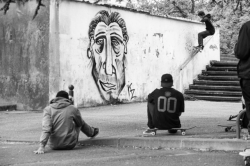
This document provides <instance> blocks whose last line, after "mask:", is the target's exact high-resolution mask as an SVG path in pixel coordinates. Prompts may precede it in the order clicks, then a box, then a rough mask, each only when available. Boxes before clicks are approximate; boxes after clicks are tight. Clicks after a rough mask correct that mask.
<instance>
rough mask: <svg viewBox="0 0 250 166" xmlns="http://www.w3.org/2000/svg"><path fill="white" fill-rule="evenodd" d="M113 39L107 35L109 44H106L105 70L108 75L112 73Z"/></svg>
mask: <svg viewBox="0 0 250 166" xmlns="http://www.w3.org/2000/svg"><path fill="white" fill-rule="evenodd" d="M111 49H112V48H111V40H110V37H107V44H106V63H105V64H104V65H105V71H106V74H107V75H112V70H113V69H112V68H113V67H112V66H113V64H112V63H113V57H112V51H111Z"/></svg>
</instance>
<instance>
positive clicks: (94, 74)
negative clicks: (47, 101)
mask: <svg viewBox="0 0 250 166" xmlns="http://www.w3.org/2000/svg"><path fill="white" fill-rule="evenodd" d="M102 10H104V11H107V12H108V13H109V14H111V13H113V14H111V15H113V16H107V17H105V18H103V17H102V16H101V14H100V13H99V16H100V17H99V16H96V14H97V13H98V12H100V11H102ZM115 12H117V13H118V14H119V15H120V16H117V15H115ZM50 13H51V19H50V23H51V25H50V42H51V43H50V44H51V45H53V47H50V57H51V59H50V66H51V68H50V69H51V70H50V91H49V92H50V98H53V97H54V96H55V94H56V92H57V91H58V90H61V89H64V90H68V85H69V84H73V85H74V86H75V101H76V105H78V106H79V107H87V106H96V105H100V104H107V103H113V102H117V101H127V102H133V101H143V100H145V99H146V98H147V95H148V94H149V93H150V92H151V91H152V90H154V89H155V88H157V87H159V86H160V78H161V75H162V74H164V73H171V74H172V75H173V77H174V88H176V89H178V90H180V91H181V92H183V91H184V89H187V88H188V85H189V84H192V82H193V79H195V78H196V77H197V75H198V74H199V73H201V70H203V69H205V66H206V65H207V64H209V61H210V60H219V59H220V55H219V47H220V45H219V31H218V30H217V31H216V34H215V35H214V36H213V37H212V38H211V39H210V37H208V38H207V39H206V40H207V41H206V40H205V43H206V42H207V44H206V46H205V49H204V51H203V52H202V53H198V55H197V56H195V57H194V58H193V60H192V61H191V62H190V63H189V64H188V65H187V66H186V67H185V68H184V69H183V70H182V71H179V70H178V68H179V66H180V65H181V64H182V63H183V62H184V61H185V60H186V59H187V58H189V57H190V56H191V53H192V47H193V46H194V45H197V44H198V42H197V34H198V32H200V31H203V30H205V25H204V24H200V23H197V22H191V21H187V20H178V19H171V18H163V17H157V16H151V15H148V14H145V13H140V12H134V11H129V10H124V9H119V8H111V7H107V6H96V5H91V4H88V3H84V2H74V1H55V0H52V1H51V7H50ZM102 13H103V15H105V12H102ZM109 14H106V15H109ZM94 18H97V20H98V19H99V20H102V21H101V22H103V23H97V22H95V21H93V22H92V19H94ZM110 18H111V19H110ZM116 18H118V21H115V19H116ZM120 18H122V19H120ZM104 22H105V23H104ZM114 22H115V23H114ZM89 29H93V31H92V32H91V31H90V34H89ZM126 31H127V33H126Z"/></svg>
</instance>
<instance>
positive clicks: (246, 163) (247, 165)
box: [239, 149, 250, 166]
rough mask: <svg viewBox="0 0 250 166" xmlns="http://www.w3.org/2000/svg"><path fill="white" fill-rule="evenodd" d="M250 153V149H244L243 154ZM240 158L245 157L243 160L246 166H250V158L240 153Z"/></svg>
mask: <svg viewBox="0 0 250 166" xmlns="http://www.w3.org/2000/svg"><path fill="white" fill-rule="evenodd" d="M245 151H250V149H244V150H243V152H245ZM239 155H240V156H243V160H244V162H245V166H250V156H248V155H244V154H242V153H239Z"/></svg>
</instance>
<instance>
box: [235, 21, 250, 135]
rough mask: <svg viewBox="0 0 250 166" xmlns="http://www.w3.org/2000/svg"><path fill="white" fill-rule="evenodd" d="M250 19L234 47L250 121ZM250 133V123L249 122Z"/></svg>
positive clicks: (242, 28)
mask: <svg viewBox="0 0 250 166" xmlns="http://www.w3.org/2000/svg"><path fill="white" fill-rule="evenodd" d="M249 43H250V21H248V22H246V23H244V24H243V25H242V27H241V29H240V32H239V36H238V41H237V42H236V44H235V47H234V53H235V57H236V58H238V59H239V63H238V65H237V73H238V77H239V78H240V86H241V90H242V95H243V98H244V100H245V107H246V115H247V118H248V120H249V121H250V44H249ZM248 132H249V133H250V123H248Z"/></svg>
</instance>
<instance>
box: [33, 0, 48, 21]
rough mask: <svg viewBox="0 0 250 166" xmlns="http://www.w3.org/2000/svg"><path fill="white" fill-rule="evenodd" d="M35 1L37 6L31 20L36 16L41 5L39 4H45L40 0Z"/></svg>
mask: <svg viewBox="0 0 250 166" xmlns="http://www.w3.org/2000/svg"><path fill="white" fill-rule="evenodd" d="M37 3H38V4H37V7H36V11H35V14H34V16H33V18H32V20H34V19H35V17H36V16H37V14H38V10H39V9H40V7H41V6H42V7H45V5H44V4H42V0H37Z"/></svg>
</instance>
